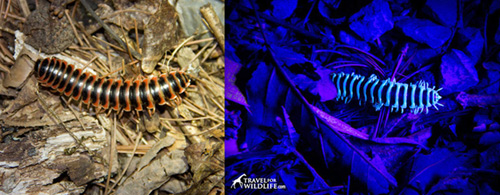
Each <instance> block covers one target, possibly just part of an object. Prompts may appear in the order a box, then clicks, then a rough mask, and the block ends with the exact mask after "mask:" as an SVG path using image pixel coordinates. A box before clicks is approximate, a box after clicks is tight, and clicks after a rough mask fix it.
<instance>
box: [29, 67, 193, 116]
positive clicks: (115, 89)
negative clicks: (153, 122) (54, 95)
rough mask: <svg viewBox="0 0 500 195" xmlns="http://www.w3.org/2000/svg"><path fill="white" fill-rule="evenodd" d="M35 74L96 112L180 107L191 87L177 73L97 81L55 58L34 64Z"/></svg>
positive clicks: (187, 79)
mask: <svg viewBox="0 0 500 195" xmlns="http://www.w3.org/2000/svg"><path fill="white" fill-rule="evenodd" d="M34 71H35V76H36V77H37V79H38V82H39V83H40V84H42V85H43V86H46V87H50V88H52V89H55V90H57V91H59V92H61V93H63V94H64V95H66V96H68V97H72V98H73V99H74V100H77V101H78V100H80V99H81V100H82V102H83V103H85V104H88V105H90V104H92V105H93V106H95V107H96V108H98V109H100V108H104V109H113V110H117V111H118V110H120V109H121V108H122V109H123V110H125V111H132V110H137V111H143V110H146V109H148V110H153V111H154V108H155V105H156V104H159V105H165V104H167V105H170V106H171V105H172V102H174V103H177V104H179V103H180V102H179V101H180V100H181V99H180V94H182V93H183V92H184V91H185V89H186V88H187V87H189V85H190V84H191V78H190V77H189V76H188V75H187V74H185V73H183V72H179V71H177V72H170V73H165V74H161V75H159V76H153V77H149V78H145V79H139V80H125V81H123V80H121V79H112V78H104V77H98V76H96V75H94V74H92V73H89V72H84V71H82V69H79V68H75V66H74V65H72V64H68V63H67V62H66V61H64V60H60V59H57V58H45V59H39V60H37V61H36V63H35V69H34Z"/></svg>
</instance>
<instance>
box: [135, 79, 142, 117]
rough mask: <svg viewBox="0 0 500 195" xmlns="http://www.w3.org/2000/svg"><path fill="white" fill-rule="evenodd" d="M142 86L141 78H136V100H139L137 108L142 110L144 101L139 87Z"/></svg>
mask: <svg viewBox="0 0 500 195" xmlns="http://www.w3.org/2000/svg"><path fill="white" fill-rule="evenodd" d="M140 86H141V80H135V81H134V91H135V94H134V95H135V101H136V102H137V108H136V110H138V111H142V110H143V108H142V101H141V92H140V89H139V87H140Z"/></svg>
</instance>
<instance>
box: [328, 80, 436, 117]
mask: <svg viewBox="0 0 500 195" xmlns="http://www.w3.org/2000/svg"><path fill="white" fill-rule="evenodd" d="M332 81H333V84H334V85H335V87H336V88H337V100H339V99H340V100H344V101H345V103H348V102H350V101H351V100H352V99H353V98H356V99H358V100H359V105H361V102H365V103H366V102H371V103H372V104H373V107H375V110H377V111H378V110H380V108H381V107H382V106H386V107H390V108H391V112H392V111H393V110H394V109H395V110H396V111H395V112H397V111H398V110H399V108H401V113H403V112H404V109H405V108H409V109H410V112H411V113H414V114H419V113H422V112H423V111H424V108H425V113H428V112H429V107H434V108H436V110H439V109H438V107H437V106H436V105H439V106H443V105H442V104H440V103H438V101H439V100H440V99H441V96H440V95H439V93H438V92H439V91H440V90H441V89H442V88H440V89H438V90H435V86H433V87H432V88H430V87H429V83H427V82H425V81H418V82H416V83H410V84H408V83H399V82H396V80H394V79H393V80H392V81H391V80H390V79H386V80H380V79H379V78H377V75H375V74H372V75H371V76H370V77H369V78H368V79H366V80H365V76H362V75H358V74H354V72H353V73H351V74H346V73H343V72H341V73H333V74H332ZM400 101H401V102H400ZM408 105H409V107H408Z"/></svg>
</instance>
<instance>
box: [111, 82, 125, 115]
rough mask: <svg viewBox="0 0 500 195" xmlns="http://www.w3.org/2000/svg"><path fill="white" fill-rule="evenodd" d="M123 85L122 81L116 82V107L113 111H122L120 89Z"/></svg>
mask: <svg viewBox="0 0 500 195" xmlns="http://www.w3.org/2000/svg"><path fill="white" fill-rule="evenodd" d="M122 85H123V83H122V80H117V81H116V89H115V90H116V91H115V102H116V104H115V106H114V107H113V110H118V109H120V89H121V86H122Z"/></svg>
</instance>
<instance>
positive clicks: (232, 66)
mask: <svg viewBox="0 0 500 195" xmlns="http://www.w3.org/2000/svg"><path fill="white" fill-rule="evenodd" d="M240 68H241V64H238V63H236V62H234V61H233V60H231V59H229V58H226V74H225V75H226V77H225V82H224V83H225V84H226V86H225V89H224V90H225V92H224V94H225V96H226V99H228V100H231V101H233V102H236V103H238V104H240V105H243V106H245V107H247V108H248V107H249V105H248V104H247V100H246V99H245V97H244V96H243V94H242V93H241V91H240V90H239V89H238V87H236V85H235V84H234V82H236V74H237V73H238V72H239V71H240Z"/></svg>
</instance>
